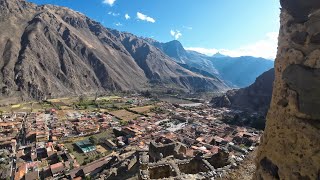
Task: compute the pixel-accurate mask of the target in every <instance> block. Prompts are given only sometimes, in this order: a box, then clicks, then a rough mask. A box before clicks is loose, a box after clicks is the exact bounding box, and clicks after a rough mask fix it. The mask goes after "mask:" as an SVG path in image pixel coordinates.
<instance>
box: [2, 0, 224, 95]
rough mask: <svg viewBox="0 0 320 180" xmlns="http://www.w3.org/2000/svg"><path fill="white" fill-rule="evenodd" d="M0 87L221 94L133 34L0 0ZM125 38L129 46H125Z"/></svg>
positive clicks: (217, 86) (215, 84)
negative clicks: (177, 90)
mask: <svg viewBox="0 0 320 180" xmlns="http://www.w3.org/2000/svg"><path fill="white" fill-rule="evenodd" d="M0 32H1V33H0V69H1V73H0V86H1V87H0V88H1V89H2V95H5V96H24V97H32V98H37V99H40V98H43V97H45V96H63V95H72V94H82V93H90V92H91V93H93V92H97V91H106V90H144V89H146V88H150V86H153V85H154V83H156V84H157V85H158V84H159V85H161V86H164V87H167V86H170V85H171V84H172V83H175V85H176V87H177V88H180V89H182V90H185V91H193V90H199V89H208V90H214V91H223V90H225V89H226V88H227V86H226V85H225V84H224V83H222V82H221V81H219V80H218V79H214V78H206V77H203V76H202V75H198V74H195V73H192V72H190V71H188V70H186V69H184V68H182V67H181V66H179V65H177V64H176V63H174V62H173V61H172V60H171V59H170V58H169V57H168V56H166V55H165V54H163V53H162V52H160V51H158V50H157V49H156V48H155V47H153V46H152V45H150V44H149V43H147V42H145V41H144V40H142V39H140V38H137V37H135V36H133V35H127V36H128V37H127V38H126V39H123V38H120V37H117V36H115V34H116V33H114V32H111V30H108V29H106V28H104V27H103V26H101V25H100V24H99V23H97V22H95V21H93V20H91V19H89V18H88V17H86V16H84V15H82V14H81V13H78V12H75V11H72V10H70V9H68V8H63V7H57V6H52V5H44V6H37V5H34V4H32V3H28V2H26V1H24V0H0ZM127 39H129V41H128V42H127Z"/></svg>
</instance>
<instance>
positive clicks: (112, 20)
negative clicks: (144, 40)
mask: <svg viewBox="0 0 320 180" xmlns="http://www.w3.org/2000/svg"><path fill="white" fill-rule="evenodd" d="M30 1H31V2H34V3H37V4H55V5H60V6H66V7H69V8H71V9H74V10H76V11H79V12H82V13H83V14H85V15H87V16H89V17H90V18H93V19H94V20H96V21H99V22H101V23H102V24H103V25H104V26H106V27H109V28H114V29H118V30H120V31H127V32H131V33H133V34H136V35H138V36H143V37H151V38H154V39H156V40H158V41H161V42H167V41H171V40H174V39H178V40H179V41H180V42H181V43H182V44H183V45H184V47H186V48H187V49H191V50H197V51H199V52H202V53H204V54H208V55H212V54H214V53H216V52H218V51H219V52H221V53H223V54H226V55H230V56H243V55H252V56H257V57H265V58H269V59H271V58H274V57H275V55H276V47H277V35H278V29H279V14H280V9H279V8H280V4H279V0H241V1H240V0H197V1H194V0H30ZM126 14H127V16H126ZM126 17H127V18H126ZM129 17H130V18H129Z"/></svg>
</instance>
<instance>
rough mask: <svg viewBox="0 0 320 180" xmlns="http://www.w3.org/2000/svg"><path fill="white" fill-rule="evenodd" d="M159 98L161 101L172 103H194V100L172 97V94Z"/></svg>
mask: <svg viewBox="0 0 320 180" xmlns="http://www.w3.org/2000/svg"><path fill="white" fill-rule="evenodd" d="M159 99H160V100H161V101H165V102H168V103H172V104H192V103H193V102H192V101H188V100H184V99H179V98H176V97H170V96H167V97H160V98H159Z"/></svg>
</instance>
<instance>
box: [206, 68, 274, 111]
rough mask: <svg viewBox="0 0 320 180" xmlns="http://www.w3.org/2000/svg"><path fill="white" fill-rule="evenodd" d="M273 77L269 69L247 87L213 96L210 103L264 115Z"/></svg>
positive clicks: (271, 70)
mask: <svg viewBox="0 0 320 180" xmlns="http://www.w3.org/2000/svg"><path fill="white" fill-rule="evenodd" d="M274 78H275V75H274V69H270V70H269V71H267V72H265V73H263V74H262V75H260V76H259V77H258V78H257V79H256V81H255V82H254V83H253V84H252V85H250V86H249V87H246V88H242V89H236V90H230V91H228V92H227V93H226V94H224V95H222V96H219V97H215V98H213V99H212V101H211V103H212V104H213V106H214V107H231V108H234V109H240V110H245V111H253V112H260V113H261V114H264V115H265V114H266V113H267V111H268V109H269V106H270V101H271V96H272V87H273V82H274Z"/></svg>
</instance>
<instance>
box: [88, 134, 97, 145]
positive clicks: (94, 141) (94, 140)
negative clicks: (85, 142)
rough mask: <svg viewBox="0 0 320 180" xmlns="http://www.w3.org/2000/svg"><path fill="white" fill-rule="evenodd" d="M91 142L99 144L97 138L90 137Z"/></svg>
mask: <svg viewBox="0 0 320 180" xmlns="http://www.w3.org/2000/svg"><path fill="white" fill-rule="evenodd" d="M89 140H90V142H91V143H92V144H94V145H97V144H98V139H97V138H96V137H95V136H91V137H89Z"/></svg>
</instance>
